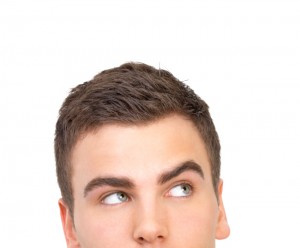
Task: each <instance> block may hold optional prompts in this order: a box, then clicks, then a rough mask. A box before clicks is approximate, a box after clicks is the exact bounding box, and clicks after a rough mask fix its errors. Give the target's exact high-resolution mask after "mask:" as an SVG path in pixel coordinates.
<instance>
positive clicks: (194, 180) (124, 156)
mask: <svg viewBox="0 0 300 248" xmlns="http://www.w3.org/2000/svg"><path fill="white" fill-rule="evenodd" d="M71 163H72V166H73V177H72V185H73V193H74V220H72V217H71V215H70V212H69V210H68V207H67V206H66V205H65V203H64V202H63V201H62V200H60V201H59V206H60V212H61V219H62V224H63V228H64V233H65V237H66V241H67V245H68V247H69V248H71V247H72V248H74V247H85V248H98V247H99V248H100V247H101V248H120V247H123V248H135V247H166V248H182V247H185V248H212V247H215V239H224V238H226V237H228V236H229V233H230V231H229V226H228V224H227V219H226V214H225V210H224V206H223V201H222V185H223V183H222V180H220V183H219V187H218V195H219V202H218V201H217V197H216V194H215V192H214V189H213V185H212V178H211V173H210V163H209V159H208V155H207V152H206V149H205V145H204V143H203V141H202V139H201V137H200V135H199V132H198V130H197V129H196V127H195V126H194V124H193V123H192V122H191V121H189V120H187V119H185V118H184V117H182V116H180V115H170V116H168V117H165V118H163V119H160V120H158V121H156V122H153V123H150V124H147V125H117V124H109V125H105V126H103V127H101V128H99V129H98V130H97V131H95V132H91V133H87V134H86V135H85V136H84V137H83V138H82V139H80V140H79V141H78V142H77V144H76V146H75V147H74V150H73V152H72V156H71ZM178 168H179V169H178ZM199 168H200V169H199ZM176 169H177V171H176ZM201 171H202V173H201Z"/></svg>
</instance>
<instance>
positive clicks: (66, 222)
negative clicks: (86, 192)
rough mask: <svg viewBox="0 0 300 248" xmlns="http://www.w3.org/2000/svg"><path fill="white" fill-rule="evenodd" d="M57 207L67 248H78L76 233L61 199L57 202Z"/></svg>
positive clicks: (68, 212)
mask: <svg viewBox="0 0 300 248" xmlns="http://www.w3.org/2000/svg"><path fill="white" fill-rule="evenodd" d="M58 205H59V209H60V218H61V222H62V226H63V229H64V234H65V238H66V242H67V247H68V248H79V247H80V244H79V242H78V240H77V236H76V231H75V228H74V224H73V219H72V216H71V213H70V211H69V208H68V206H67V205H66V204H65V202H64V201H63V200H62V199H60V200H59V201H58Z"/></svg>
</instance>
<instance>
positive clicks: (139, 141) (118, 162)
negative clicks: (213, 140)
mask: <svg viewBox="0 0 300 248" xmlns="http://www.w3.org/2000/svg"><path fill="white" fill-rule="evenodd" d="M186 160H194V161H195V162H198V163H199V164H201V166H202V167H203V170H204V173H205V174H207V175H209V174H210V173H209V171H210V169H209V168H210V166H209V160H208V156H207V152H206V149H205V145H204V142H203V140H202V139H201V136H200V134H199V131H198V129H197V128H196V126H195V125H194V123H193V122H192V121H190V120H188V119H186V118H185V117H183V116H180V115H170V116H167V117H165V118H162V119H160V120H157V121H155V122H152V123H148V124H145V125H119V124H107V125H104V126H102V127H100V128H99V129H97V130H96V131H93V132H89V133H87V134H86V135H85V136H83V137H82V138H81V139H80V140H78V142H77V144H76V145H75V147H74V149H73V152H72V155H71V164H72V167H73V178H72V181H73V183H75V184H76V183H77V181H78V182H79V181H80V183H82V184H84V183H85V182H86V181H87V180H90V179H91V178H93V177H95V176H106V175H110V176H111V175H116V176H126V177H129V178H132V177H134V178H135V179H136V180H144V179H145V178H146V177H148V176H150V175H153V177H154V176H155V175H156V174H159V173H160V172H161V171H164V170H168V169H169V168H170V167H172V166H174V165H176V164H178V163H180V162H182V161H186Z"/></svg>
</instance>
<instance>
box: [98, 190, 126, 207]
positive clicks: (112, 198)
mask: <svg viewBox="0 0 300 248" xmlns="http://www.w3.org/2000/svg"><path fill="white" fill-rule="evenodd" d="M128 200H129V197H128V196H127V195H126V194H125V193H124V192H115V193H112V194H109V195H107V196H105V197H104V198H103V200H102V201H101V202H102V203H103V204H105V205H116V204H120V203H123V202H127V201H128Z"/></svg>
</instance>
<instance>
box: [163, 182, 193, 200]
mask: <svg viewBox="0 0 300 248" xmlns="http://www.w3.org/2000/svg"><path fill="white" fill-rule="evenodd" d="M191 194H192V186H191V185H189V184H186V183H183V184H179V185H176V186H175V187H173V188H172V189H171V190H170V191H169V192H168V195H169V196H173V197H186V196H189V195H191Z"/></svg>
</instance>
